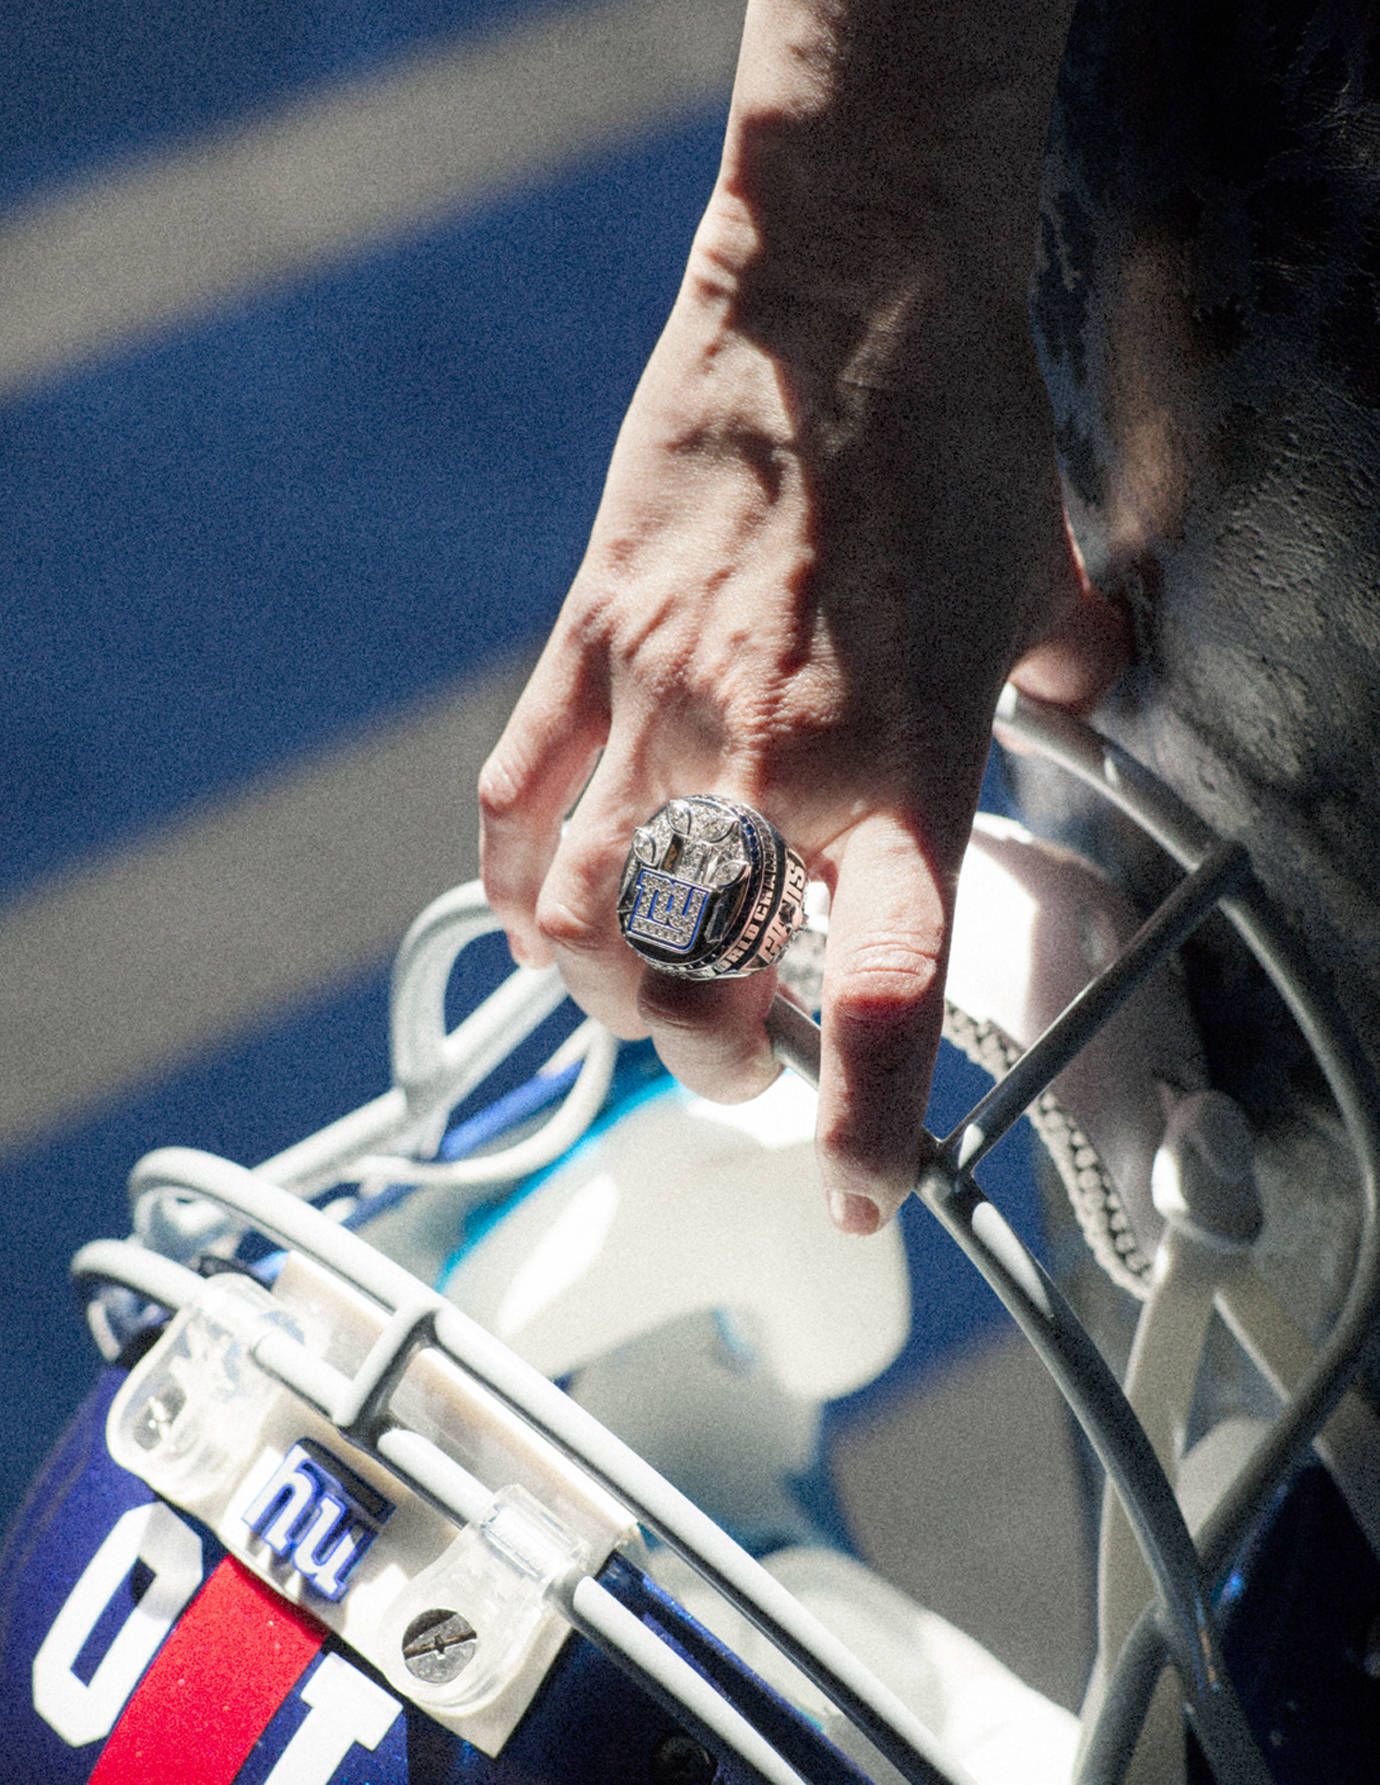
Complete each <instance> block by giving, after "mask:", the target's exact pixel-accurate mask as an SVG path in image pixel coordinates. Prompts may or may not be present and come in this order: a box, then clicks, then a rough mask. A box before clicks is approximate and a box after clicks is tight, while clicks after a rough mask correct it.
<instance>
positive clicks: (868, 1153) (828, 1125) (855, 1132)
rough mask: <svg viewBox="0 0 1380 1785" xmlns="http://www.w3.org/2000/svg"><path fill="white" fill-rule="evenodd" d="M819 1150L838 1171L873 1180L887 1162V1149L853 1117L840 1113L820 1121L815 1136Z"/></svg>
mask: <svg viewBox="0 0 1380 1785" xmlns="http://www.w3.org/2000/svg"><path fill="white" fill-rule="evenodd" d="M815 1146H816V1149H817V1151H818V1152H819V1153H820V1154H821V1155H822V1156H823V1157H824V1158H825V1159H827V1160H828V1161H829V1162H830V1163H831V1164H832V1165H833V1166H834V1167H835V1168H836V1169H838V1170H840V1171H842V1172H846V1173H853V1174H857V1175H858V1176H861V1177H868V1178H870V1177H872V1176H874V1175H875V1174H876V1173H877V1171H878V1170H879V1169H880V1168H881V1167H882V1165H883V1164H884V1163H885V1149H884V1147H883V1146H882V1145H881V1143H880V1142H879V1141H878V1140H877V1138H876V1137H874V1136H870V1135H869V1134H868V1133H867V1131H866V1130H865V1129H864V1128H862V1127H860V1126H859V1124H858V1122H857V1121H856V1119H855V1118H854V1117H852V1116H851V1115H845V1114H842V1113H840V1114H837V1115H835V1116H833V1117H831V1118H829V1119H827V1120H824V1121H821V1123H820V1125H819V1130H818V1132H817V1133H816V1135H815Z"/></svg>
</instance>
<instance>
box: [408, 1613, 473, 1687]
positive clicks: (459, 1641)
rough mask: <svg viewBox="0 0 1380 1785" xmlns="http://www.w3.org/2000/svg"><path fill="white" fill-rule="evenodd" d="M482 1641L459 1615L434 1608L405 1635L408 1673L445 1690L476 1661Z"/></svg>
mask: <svg viewBox="0 0 1380 1785" xmlns="http://www.w3.org/2000/svg"><path fill="white" fill-rule="evenodd" d="M478 1641H479V1638H478V1637H477V1636H476V1635H475V1631H474V1626H473V1625H472V1624H471V1623H469V1622H468V1620H467V1619H465V1618H462V1617H461V1615H460V1613H459V1612H458V1611H447V1610H445V1609H444V1608H443V1607H441V1606H433V1607H432V1609H431V1610H430V1611H424V1612H421V1613H419V1614H418V1616H417V1617H415V1618H413V1620H412V1622H411V1623H410V1624H409V1625H408V1626H407V1629H406V1630H405V1631H404V1632H403V1640H402V1652H403V1660H404V1662H406V1664H407V1671H408V1672H409V1673H410V1674H415V1676H416V1677H417V1678H418V1679H419V1680H425V1681H426V1683H427V1684H428V1685H429V1686H443V1685H445V1684H446V1682H447V1681H449V1680H453V1679H455V1677H456V1676H457V1675H458V1674H460V1673H463V1672H464V1670H465V1668H467V1667H468V1666H469V1664H470V1662H471V1661H472V1660H473V1659H474V1651H475V1645H476V1644H477V1643H478Z"/></svg>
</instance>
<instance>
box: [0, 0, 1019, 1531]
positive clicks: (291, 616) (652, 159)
mask: <svg viewBox="0 0 1380 1785" xmlns="http://www.w3.org/2000/svg"><path fill="white" fill-rule="evenodd" d="M525 10H531V9H530V8H524V7H523V6H522V5H521V4H520V3H519V0H414V3H413V4H408V5H402V4H394V5H379V4H376V3H372V0H371V3H368V4H366V3H364V0H360V3H358V4H353V3H348V0H313V3H312V4H310V5H308V4H306V3H305V0H273V4H268V3H263V4H255V3H253V0H229V3H227V0H216V3H215V4H212V3H211V0H197V3H195V4H181V5H178V6H172V5H169V4H162V5H149V4H136V3H134V0H131V3H129V4H123V3H119V0H42V3H41V4H40V3H39V0H25V3H24V4H20V5H14V6H10V7H8V8H5V9H3V10H0V71H3V73H0V216H2V215H3V214H4V213H5V211H7V210H9V209H12V208H13V207H15V206H17V205H21V204H28V203H32V202H35V201H36V200H41V198H42V195H43V193H44V192H45V190H49V189H53V188H56V187H58V186H60V185H61V183H62V182H63V181H64V180H68V179H70V178H72V177H74V176H78V175H81V174H84V173H89V172H93V171H98V170H99V169H101V168H103V167H107V166H110V165H113V164H116V163H118V161H119V160H120V159H121V158H122V157H125V156H128V155H130V154H132V153H142V152H146V151H153V150H158V149H160V148H164V147H168V146H175V145H177V144H178V143H179V142H181V141H184V140H186V139H187V138H188V137H189V136H190V135H193V134H195V133H197V132H202V131H205V130H207V129H213V128H215V127H216V126H218V125H221V124H226V123H232V122H234V121H237V120H240V119H243V118H250V117H252V116H253V115H254V114H255V113H256V112H258V111H260V110H262V109H263V108H265V107H267V106H270V105H272V104H273V103H276V102H279V101H281V100H283V99H284V98H286V97H289V96H290V95H291V94H293V93H294V92H296V91H299V90H302V89H304V88H307V87H310V86H311V85H313V84H314V83H317V82H320V81H322V80H326V79H329V78H333V77H337V76H340V75H344V74H354V73H361V72H367V71H368V70H369V69H370V68H372V67H376V66H379V65H380V64H382V63H384V62H386V61H387V60H389V59H390V58H393V57H395V56H397V55H398V54H399V53H400V52H404V51H406V50H407V49H409V48H411V47H424V46H425V45H427V44H429V43H431V42H435V41H439V40H440V39H442V38H448V39H454V38H455V37H456V36H457V34H464V33H467V32H477V31H481V30H487V29H491V28H493V27H495V26H497V25H500V24H502V23H503V22H504V21H505V20H509V19H514V18H516V17H517V16H519V15H520V14H521V13H522V12H523V11H525ZM720 125H721V118H720V115H719V112H718V110H717V109H716V108H710V109H709V110H707V111H706V112H705V114H704V115H703V116H702V117H700V118H698V119H696V120H692V121H691V122H690V123H688V124H687V123H681V124H678V125H676V126H674V127H671V126H668V127H667V128H665V129H664V130H661V131H658V132H653V133H650V134H649V135H648V136H647V138H646V140H644V141H642V142H640V143H638V144H636V145H635V146H634V147H632V148H630V149H627V150H625V151H622V152H619V153H617V154H610V155H606V156H603V157H601V158H595V159H592V160H585V161H582V162H580V163H577V164H576V165H573V166H572V167H571V168H569V169H568V170H566V171H565V172H564V173H563V174H562V175H561V176H560V177H559V178H557V179H553V180H551V181H550V182H548V183H546V184H544V185H543V186H541V187H540V188H536V189H532V190H529V191H526V192H524V193H521V194H519V195H518V196H516V197H513V198H511V199H509V200H507V201H505V202H503V203H502V204H499V205H495V206H492V207H490V208H489V209H487V210H484V211H482V212H480V213H477V214H472V213H466V214H465V215H464V216H463V217H458V218H457V219H456V220H454V221H453V222H451V223H450V224H449V225H446V224H442V225H440V226H436V227H432V228H429V229H427V230H426V231H425V232H423V233H416V234H413V235H412V236H411V237H410V238H409V239H407V240H406V241H404V242H402V243H400V244H399V245H397V246H396V247H395V248H393V249H391V250H389V251H386V252H385V251H380V252H374V253H370V254H368V255H362V256H359V257H358V258H356V259H354V260H353V261H351V262H349V263H344V264H336V265H333V266H331V267H330V268H328V269H324V270H322V271H321V272H320V273H319V274H318V275H316V276H313V277H311V278H308V279H303V280H302V281H300V282H299V283H297V284H296V285H294V286H291V287H289V288H286V289H279V290H277V291H275V293H274V294H273V295H271V296H266V297H263V298H259V299H252V300H245V301H243V302H240V303H237V304H235V305H233V306H230V307H227V308H225V309H223V310H221V311H220V312H219V313H218V314H217V315H216V316H215V317H214V318H213V319H212V320H210V321H206V322H202V323H198V324H197V325H196V326H195V327H188V328H186V329H183V330H180V331H177V332H174V333H172V334H168V335H164V336H162V337H160V338H157V339H154V340H151V341H148V342H145V343H143V344H141V345H140V346H139V347H138V348H137V349H132V350H129V351H126V352H123V353H116V354H111V355H109V356H107V357H106V358H104V359H103V360H101V361H100V362H99V363H98V364H96V365H94V366H93V367H91V368H90V369H87V370H83V371H81V372H80V373H78V374H74V375H72V376H69V377H67V378H63V379H59V380H57V381H56V382H54V383H53V384H51V385H50V386H48V387H46V388H44V389H43V390H42V391H41V392H39V393H37V394H34V395H32V396H29V397H26V398H25V399H23V400H22V401H20V400H15V401H10V402H8V403H4V404H0V489H3V492H4V516H5V520H4V526H3V528H0V623H2V625H3V639H4V658H3V671H2V672H0V673H2V674H3V683H4V697H3V700H2V701H0V896H6V895H8V896H13V895H15V894H17V893H19V892H22V891H23V890H25V889H26V888H29V887H32V886H33V885H35V884H37V883H38V882H39V881H41V879H42V878H43V877H44V876H46V875H48V874H50V873H52V872H53V871H55V870H58V869H61V868H62V867H64V866H67V865H70V864H71V863H73V862H75V861H77V860H79V859H80V858H81V857H82V856H83V855H85V854H86V853H88V852H89V851H91V850H92V849H93V848H99V847H100V846H102V845H109V844H111V843H114V842H117V841H122V840H128V839H131V838H137V837H138V836H139V834H140V833H141V832H143V831H145V830H146V829H148V828H149V827H151V826H154V825H157V824H159V823H160V822H162V821H165V820H167V819H168V818H170V817H172V816H175V815H178V814H181V813H183V812H185V811H186V810H187V809H188V808H189V807H191V806H193V805H194V804H195V803H196V802H197V801H198V800H200V799H203V798H205V797H206V796H209V795H214V794H217V793H222V792H224V791H226V790H227V789H230V788H233V787H235V786H237V785H241V784H243V783H245V782H248V781H250V780H252V778H253V777H255V776H256V775H259V774H261V773H262V772H264V771H265V770H268V769H270V768H272V767H274V766H275V765H281V764H283V763H285V762H288V761H291V760H292V759H293V758H295V757H298V756H301V755H303V754H305V753H308V752H311V751H314V750H318V749H321V748H323V747H326V746H329V745H330V744H331V743H333V742H336V741H338V740H340V739H342V738H344V737H346V736H348V735H349V734H350V733H351V732H352V731H354V730H355V729H357V728H358V727H360V726H361V725H363V724H365V723H366V722H368V721H370V720H373V719H377V718H378V717H380V716H382V715H384V714H386V713H387V712H389V711H390V710H392V709H394V708H396V707H398V706H399V705H401V704H402V703H404V702H407V701H409V700H410V699H412V698H414V697H416V696H417V695H419V694H421V693H424V692H425V691H426V690H428V689H429V688H432V687H435V686H438V685H440V684H443V683H445V682H448V681H451V680H452V679H454V678H455V677H456V676H458V675H460V674H461V673H464V672H468V671H473V670H475V669H476V668H480V667H482V666H483V665H484V664H485V663H486V662H487V661H489V660H490V659H492V658H494V657H496V656H497V655H498V654H500V653H504V652H507V651H508V650H510V649H511V648H512V647H513V646H514V645H517V644H519V643H521V642H523V641H535V640H537V639H538V638H540V636H541V635H542V634H543V633H544V631H545V629H546V627H547V625H548V624H549V622H550V619H551V617H552V615H553V614H554V612H555V609H556V606H557V604H558V602H559V599H560V597H561V594H562V593H563V590H564V587H565V585H566V582H567V581H568V578H569V576H570V573H571V572H572V571H573V569H574V567H575V565H576V563H577V561H578V558H579V555H580V552H581V549H582V546H583V541H584V534H585V531H586V529H587V526H588V523H589V520H590V518H591V515H592V512H593V507H594V503H595V500H596V497H597V493H598V489H599V485H600V482H601V479H602V474H603V469H604V465H605V463H606V460H607V456H608V452H609V449H610V447H611V445H612V441H613V436H614V432H615V429H616V426H617V423H618V419H619V417H620V415H621V412H622V409H623V407H624V405H625V404H626V401H627V398H628V396H629V394H630V392H631V389H632V386H633V383H634V381H635V379H636V377H637V374H638V371H639V370H640V367H641V364H642V362H643V360H644V359H645V356H646V354H647V352H648V350H649V349H650V347H651V345H652V342H653V340H654V339H655V335H656V332H657V330H658V327H659V325H660V321H661V318H662V317H663V315H664V313H665V310H666V308H667V306H668V304H669V302H670V298H671V295H672V293H673V291H674V289H675V285H676V282H677V279H678V277H679V271H680V266H681V263H682V260H683V256H684V252H685V248H686V245H687V243H688V239H689V235H690V232H691V230H692V228H693V225H694V222H695V219H696V217H697V215H698V212H699V208H700V206H701V204H702V202H703V199H704V196H705V194H706V192H707V190H708V186H709V183H710V180H711V178H712V175H713V171H714V165H715V161H716V158H717V148H718V136H719V130H720ZM383 1010H384V985H383V976H382V974H381V973H380V974H374V975H370V976H368V977H367V978H366V979H363V980H361V981H360V982H359V983H357V984H355V985H353V986H349V987H346V988H343V989H340V990H338V991H337V992H335V993H333V994H330V995H324V994H323V995H322V996H321V997H320V998H319V999H318V1000H316V1001H315V1002H313V1003H312V1004H310V1005H308V1006H305V1007H303V1008H299V1009H297V1010H295V1011H292V1012H290V1013H288V1014H287V1015H286V1016H283V1017H281V1018H278V1019H275V1020H274V1021H273V1022H272V1023H269V1024H266V1025H264V1026H263V1027H262V1028H261V1029H260V1030H259V1031H258V1032H257V1033H251V1034H249V1035H246V1036H244V1037H242V1038H240V1040H238V1041H237V1042H236V1043H235V1044H234V1045H233V1046H229V1047H226V1048H222V1049H220V1050H218V1051H217V1052H216V1053H215V1054H214V1055H213V1056H210V1057H208V1058H206V1059H204V1060H202V1061H200V1062H197V1063H195V1064H193V1065H191V1066H188V1067H184V1068H182V1069H179V1070H178V1071H177V1072H176V1073H174V1074H172V1075H170V1076H168V1077H167V1078H166V1079H165V1081H164V1082H161V1083H157V1084H155V1085H152V1086H150V1087H148V1088H147V1089H145V1090H144V1091H142V1092H141V1093H140V1094H138V1095H137V1096H134V1097H130V1098H127V1099H125V1100H123V1101H122V1102H121V1103H120V1104H118V1105H117V1106H116V1107H114V1108H112V1109H109V1110H105V1111H102V1112H98V1113H93V1114H92V1115H91V1116H90V1117H89V1118H88V1119H86V1120H83V1121H79V1122H77V1123H74V1124H73V1125H72V1126H71V1127H69V1128H68V1129H66V1130H65V1131H63V1132H62V1133H60V1134H56V1135H53V1136H50V1137H49V1138H47V1139H46V1140H45V1141H44V1142H42V1143H41V1144H38V1145H35V1146H33V1147H31V1148H30V1149H29V1150H28V1151H27V1152H26V1153H25V1154H23V1155H22V1156H20V1157H17V1158H11V1159H10V1160H8V1161H6V1162H5V1163H4V1165H3V1167H0V1296H3V1302H4V1306H5V1308H6V1311H7V1313H8V1315H9V1323H8V1334H9V1339H10V1343H9V1345H8V1347H7V1349H6V1353H5V1355H4V1357H3V1360H0V1409H2V1410H3V1412H2V1417H3V1432H4V1436H5V1440H6V1442H5V1444H4V1445H3V1447H0V1517H2V1516H3V1515H4V1513H5V1512H7V1511H8V1509H9V1508H10V1507H11V1506H12V1505H13V1504H14V1502H15V1499H16V1497H17V1495H18V1493H19V1491H20V1490H21V1488H22V1486H23V1483H24V1481H25V1480H26V1479H27V1477H28V1476H29V1475H30V1474H31V1472H32V1470H33V1468H34V1465H35V1462H36V1459H37V1457H38V1455H39V1454H40V1452H41V1449H42V1448H43V1447H44V1446H45V1445H46V1443H47V1442H48V1441H49V1439H50V1438H51V1436H52V1435H53V1433H54V1432H55V1431H56V1429H57V1426H58V1425H59V1423H60V1421H61V1419H62V1417H63V1415H64V1414H65V1412H66V1410H67V1409H68V1408H69V1407H70V1406H71V1405H72V1404H74V1402H75V1400H76V1398H77V1396H78V1394H79V1393H80V1391H81V1390H82V1389H83V1388H84V1387H85V1385H86V1384H87V1383H88V1382H89V1380H90V1376H91V1372H92V1368H93V1362H94V1358H93V1354H92V1352H91V1350H90V1348H89V1346H88V1342H87V1340H86V1336H85V1332H84V1329H83V1327H82V1326H81V1324H80V1322H79V1321H78V1319H77V1317H76V1315H75V1311H74V1304H73V1301H72V1298H71V1295H70V1292H69V1290H68V1288H67V1283H66V1261H67V1258H68V1257H69V1255H70V1253H71V1252H72V1250H73V1249H74V1248H75V1247H76V1246H77V1245H78V1244H80V1243H81V1242H82V1241H83V1240H84V1239H87V1238H90V1237H92V1236H94V1235H96V1234H98V1233H115V1232H120V1231H123V1229H124V1226H125V1222H126V1211H125V1203H124V1194H123V1183H124V1178H125V1174H126V1172H127V1170H128V1168H129V1166H130V1164H131V1163H132V1162H133V1161H134V1159H135V1158H137V1157H138V1155H139V1154H140V1153H142V1152H144V1151H145V1150H147V1149H148V1148H149V1147H151V1146H154V1145H158V1144H162V1143H164V1142H186V1143H189V1144H196V1145H206V1146H210V1147H213V1148H215V1149H218V1150H221V1151H224V1152H226V1153H228V1154H230V1155H231V1156H233V1157H236V1158H241V1159H245V1160H253V1159H255V1158H259V1157H262V1156H264V1155H266V1154H268V1153H270V1152H272V1151H273V1150H275V1149H276V1148H278V1147H280V1146H282V1145H284V1144H286V1143H287V1142H289V1141H291V1140H293V1139H295V1138H297V1137H299V1136H300V1135H301V1134H302V1133H304V1132H306V1131H308V1130H309V1129H311V1128H314V1127H316V1126H318V1125H320V1124H321V1123H322V1122H323V1121H325V1120H327V1119H328V1118H330V1117H331V1116H333V1115H335V1114H337V1113H339V1112H340V1111H341V1110H342V1109H344V1108H345V1107H347V1106H349V1105H351V1104H353V1103H355V1102H358V1101H360V1100H362V1099H363V1098H364V1097H366V1096H369V1095H372V1094H373V1093H374V1092H375V1091H377V1090H378V1089H379V1088H380V1086H381V1083H382V1080H383V1074H384V1066H385V1060H384V1055H385V1037H384V1029H383ZM917 1244H918V1245H919V1246H921V1247H922V1248H923V1249H924V1256H925V1257H926V1258H927V1259H930V1263H929V1264H927V1265H926V1269H927V1270H928V1269H933V1270H935V1271H942V1272H945V1273H946V1276H945V1280H946V1281H947V1282H951V1283H952V1285H953V1287H952V1291H951V1293H952V1296H953V1297H956V1298H957V1300H956V1301H953V1300H950V1301H949V1302H947V1303H946V1301H945V1296H944V1293H942V1292H939V1291H938V1290H937V1289H936V1293H935V1294H934V1296H933V1297H926V1298H925V1301H924V1305H923V1309H922V1316H921V1328H920V1338H919V1339H918V1340H917V1343H918V1344H921V1345H922V1348H923V1347H930V1348H931V1349H934V1348H937V1347H942V1346H943V1345H945V1344H947V1343H949V1342H951V1340H952V1338H953V1336H954V1335H955V1333H956V1332H959V1331H963V1330H966V1329H968V1328H969V1327H971V1325H972V1324H973V1323H981V1322H982V1321H983V1320H985V1319H986V1318H988V1316H989V1313H990V1303H989V1302H988V1299H987V1294H986V1291H985V1290H983V1289H981V1287H980V1286H977V1285H976V1284H972V1285H969V1284H968V1283H967V1280H966V1279H964V1280H963V1281H962V1283H961V1284H960V1282H959V1278H960V1276H961V1273H960V1272H959V1271H957V1270H953V1271H949V1269H948V1266H947V1264H946V1263H945V1262H944V1261H943V1260H944V1259H946V1258H947V1254H946V1253H943V1246H942V1243H941V1242H939V1241H938V1240H937V1237H935V1236H930V1237H928V1238H924V1239H921V1240H918V1241H917ZM931 1253H933V1254H934V1257H933V1258H932V1259H931ZM941 1253H943V1258H941V1257H940V1254H941ZM946 1309H947V1311H945V1310H946Z"/></svg>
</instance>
